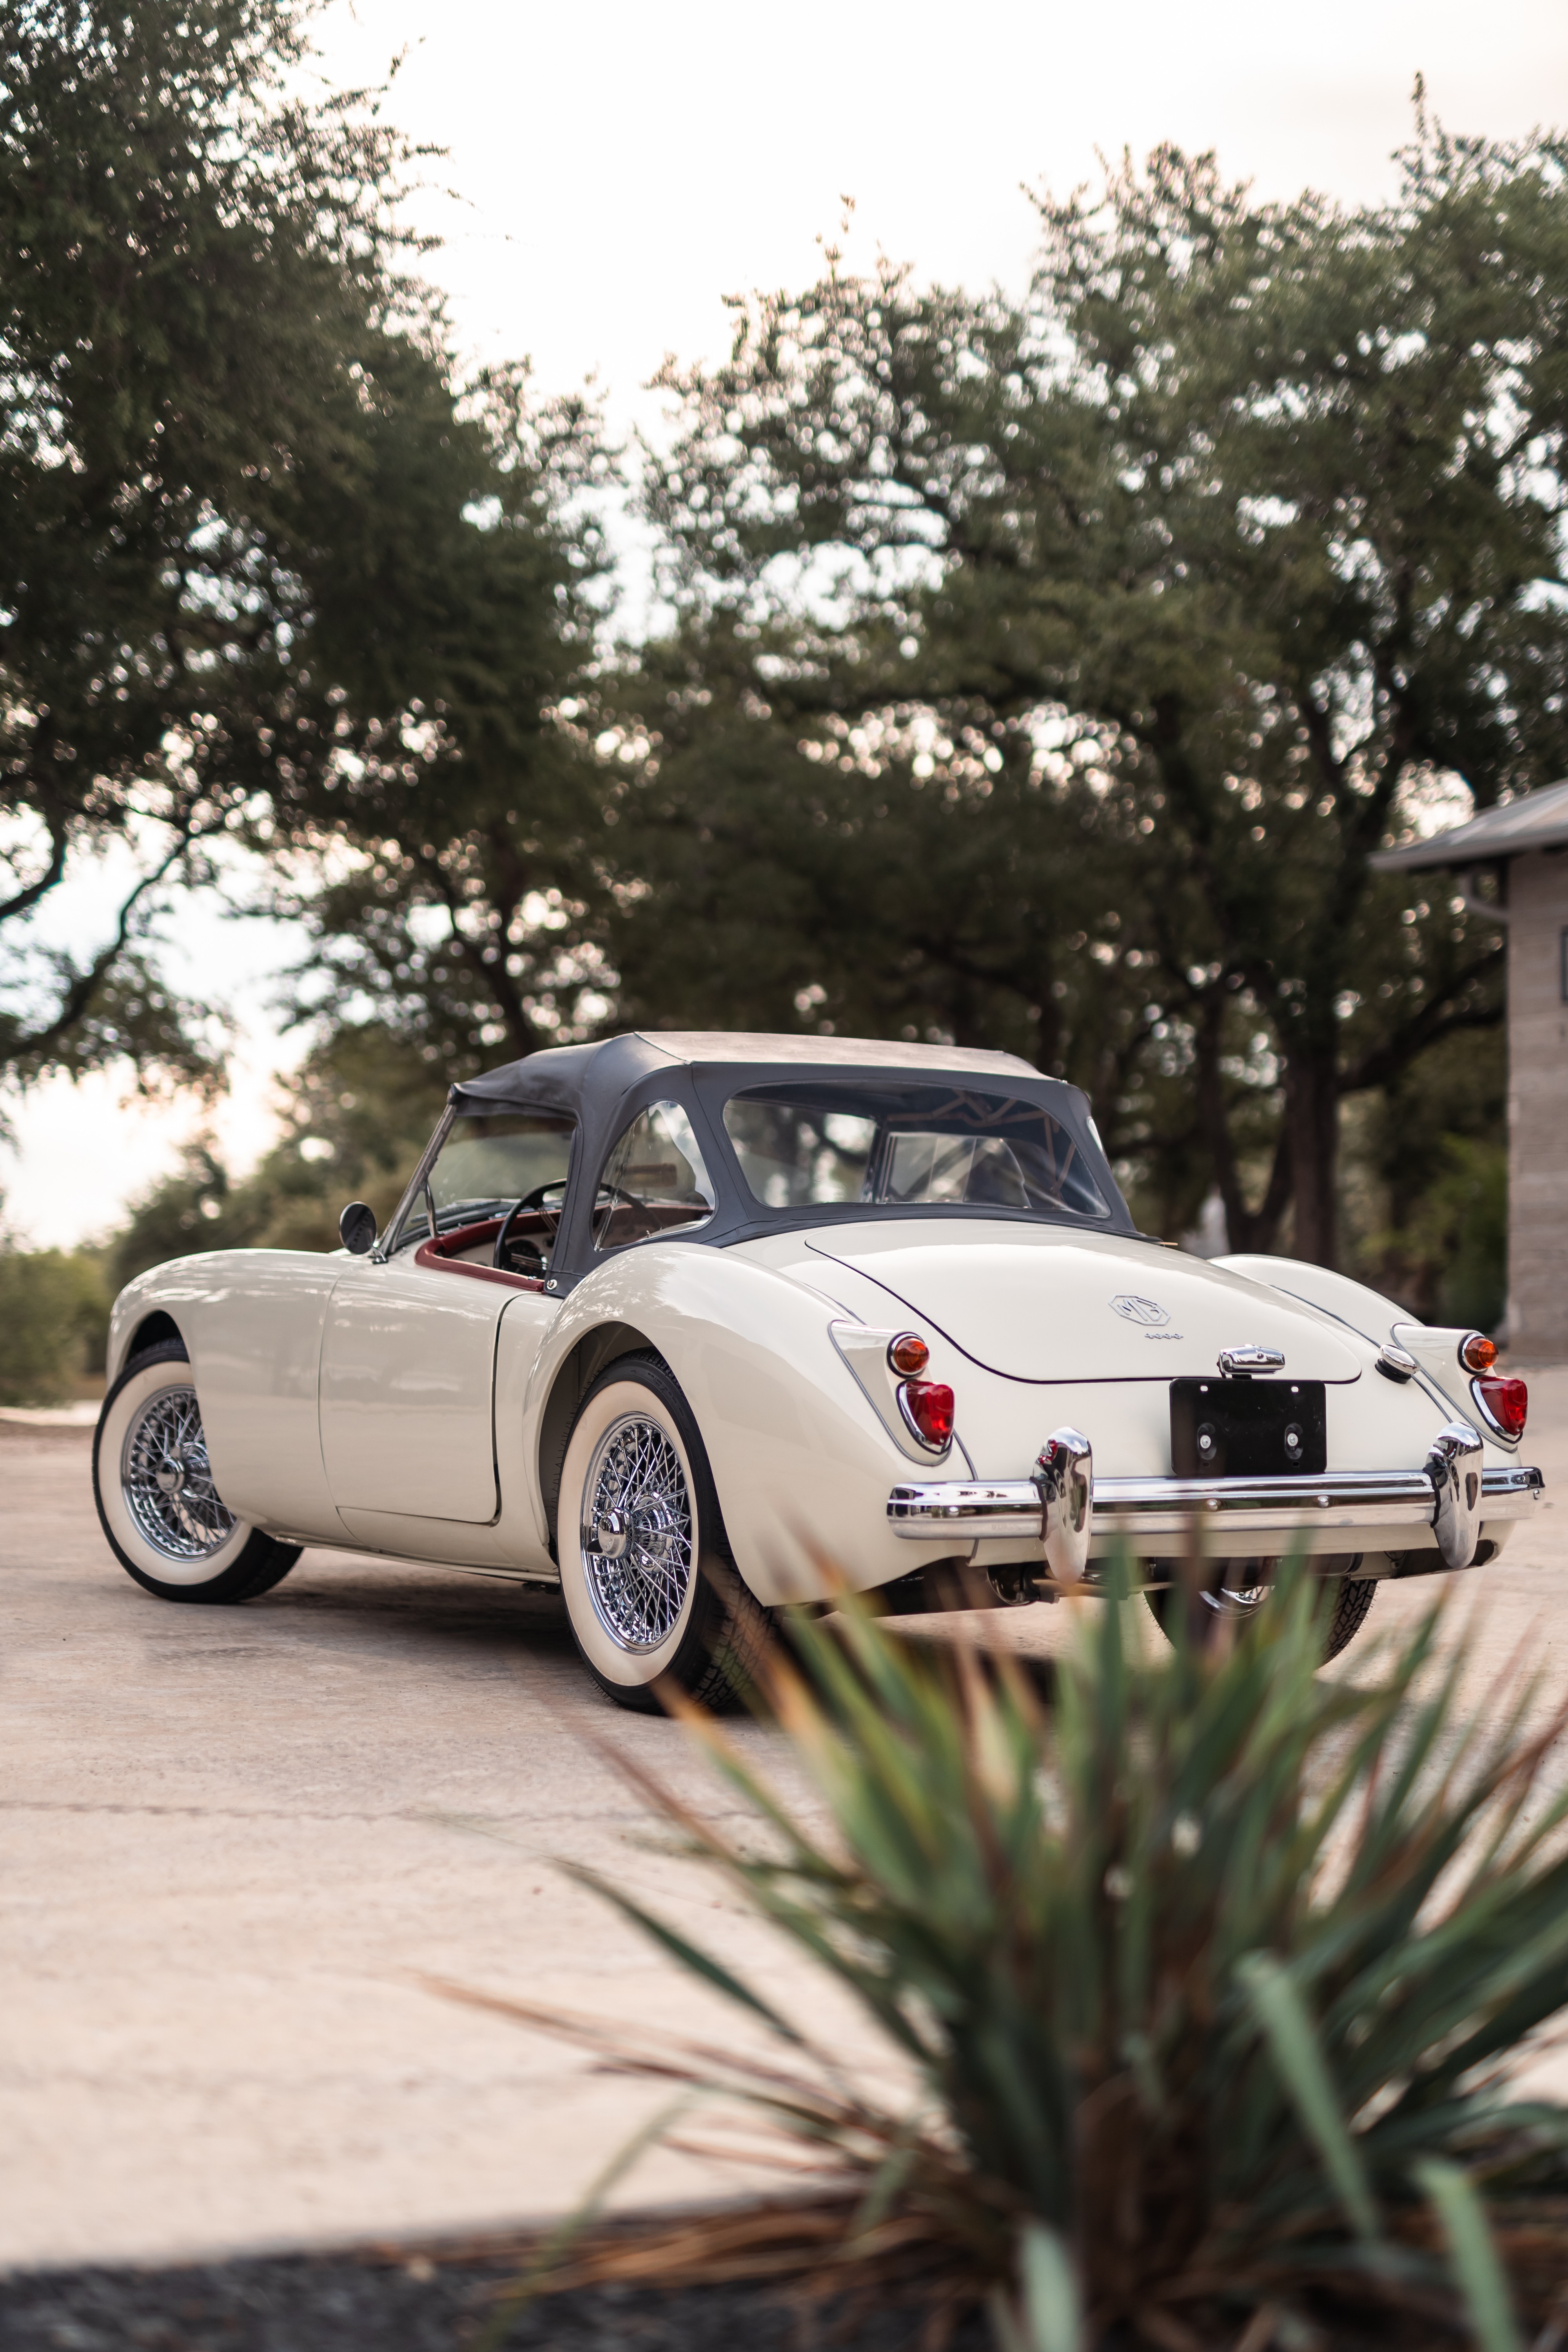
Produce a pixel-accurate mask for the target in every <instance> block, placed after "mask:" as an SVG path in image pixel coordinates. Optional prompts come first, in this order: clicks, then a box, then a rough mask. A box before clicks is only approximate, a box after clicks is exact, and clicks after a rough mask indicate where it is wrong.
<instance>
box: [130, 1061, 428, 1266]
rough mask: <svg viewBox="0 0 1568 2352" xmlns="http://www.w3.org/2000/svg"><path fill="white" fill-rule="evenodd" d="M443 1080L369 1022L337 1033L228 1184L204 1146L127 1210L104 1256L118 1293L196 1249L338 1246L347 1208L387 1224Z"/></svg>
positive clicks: (306, 1066)
mask: <svg viewBox="0 0 1568 2352" xmlns="http://www.w3.org/2000/svg"><path fill="white" fill-rule="evenodd" d="M446 1091H447V1073H446V1071H445V1070H444V1069H442V1068H441V1067H440V1066H438V1065H437V1063H436V1062H435V1060H434V1057H433V1056H431V1055H427V1054H422V1053H421V1052H420V1051H419V1050H418V1049H417V1048H416V1047H414V1046H411V1045H407V1044H406V1043H405V1042H404V1041H403V1040H402V1039H400V1038H397V1037H395V1036H393V1035H391V1034H388V1032H387V1031H385V1030H384V1029H382V1028H380V1027H377V1026H374V1025H368V1026H362V1027H358V1028H346V1029H341V1030H338V1031H336V1032H335V1033H333V1034H331V1035H330V1036H329V1037H328V1038H327V1039H326V1040H325V1041H324V1042H323V1043H322V1044H321V1045H319V1046H317V1048H316V1049H315V1050H314V1051H313V1052H312V1053H310V1055H307V1056H306V1059H305V1061H304V1063H303V1064H302V1066H301V1067H300V1070H299V1071H298V1072H297V1073H296V1074H295V1076H294V1077H293V1079H292V1081H291V1084H290V1087H289V1096H288V1103H287V1111H286V1116H285V1119H284V1125H283V1132H282V1134H281V1135H280V1136H279V1139H278V1141H277V1143H276V1144H275V1145H274V1146H273V1148H272V1149H271V1150H270V1151H268V1153H267V1155H266V1156H265V1158H264V1159H263V1160H261V1162H260V1163H259V1165H258V1167H257V1168H256V1169H255V1170H254V1171H252V1172H251V1174H250V1175H249V1176H247V1177H246V1178H244V1179H243V1180H241V1181H238V1182H236V1181H233V1180H232V1179H231V1178H230V1176H229V1174H228V1171H227V1170H226V1168H225V1166H224V1164H223V1162H222V1160H220V1159H219V1158H218V1156H217V1153H216V1150H215V1148H214V1146H213V1144H212V1143H211V1141H210V1140H208V1141H205V1142H197V1143H195V1144H193V1145H192V1146H191V1147H190V1148H189V1149H188V1150H186V1151H185V1153H184V1158H183V1160H182V1163H181V1165H180V1167H179V1168H178V1169H177V1170H176V1171H174V1173H173V1174H171V1175H169V1176H166V1177H163V1178H162V1179H160V1181H158V1182H157V1183H155V1184H153V1186H151V1187H150V1189H149V1190H148V1191H147V1192H145V1193H143V1194H142V1198H141V1199H140V1200H139V1201H136V1202H133V1203H132V1208H131V1212H130V1214H129V1216H128V1218H127V1221H126V1223H125V1224H124V1226H123V1227H122V1228H121V1231H120V1232H119V1233H118V1234H116V1235H115V1236H114V1238H113V1240H112V1241H111V1243H110V1246H109V1251H108V1267H109V1273H110V1279H111V1281H112V1284H113V1286H114V1287H115V1289H117V1290H118V1289H119V1288H120V1287H121V1286H122V1285H123V1284H125V1283H127V1282H131V1281H133V1280H134V1278H135V1276H137V1275H139V1274H142V1273H145V1271H146V1270H147V1268H148V1267H149V1266H153V1265H164V1264H165V1263H166V1262H167V1261H168V1260H169V1259H171V1258H177V1257H188V1256H190V1255H192V1254H193V1253H194V1252H195V1251H197V1250H216V1249H306V1250H334V1249H336V1248H337V1247H338V1216H339V1213H340V1211H341V1210H342V1208H343V1206H344V1204H345V1202H349V1201H355V1200H358V1201H368V1202H370V1205H371V1207H372V1208H373V1209H374V1211H375V1213H376V1217H377V1219H378V1221H384V1220H385V1219H386V1218H387V1217H388V1216H390V1214H391V1213H392V1211H393V1209H394V1208H395V1206H396V1204H397V1202H399V1200H401V1198H402V1197H403V1191H404V1187H405V1184H406V1183H407V1181H408V1178H409V1174H410V1172H411V1171H412V1169H413V1166H414V1163H415V1161H416V1159H417V1158H418V1156H419V1153H420V1152H421V1151H422V1150H423V1149H424V1147H425V1145H426V1142H428V1140H429V1138H430V1131H431V1129H433V1128H434V1126H435V1124H436V1121H437V1118H438V1117H439V1115H440V1110H441V1105H442V1103H443V1101H444V1100H445V1098H446Z"/></svg>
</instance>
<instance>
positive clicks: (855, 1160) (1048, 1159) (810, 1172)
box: [724, 1083, 1110, 1219]
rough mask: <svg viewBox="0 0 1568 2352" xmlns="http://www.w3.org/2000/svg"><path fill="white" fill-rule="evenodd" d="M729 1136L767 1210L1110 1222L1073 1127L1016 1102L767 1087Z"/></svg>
mask: <svg viewBox="0 0 1568 2352" xmlns="http://www.w3.org/2000/svg"><path fill="white" fill-rule="evenodd" d="M724 1126H725V1129H726V1130H727V1132H728V1134H729V1138H730V1140H731V1143H732V1144H733V1146H734V1148H735V1157H736V1159H737V1160H739V1161H740V1163H741V1172H742V1175H743V1176H744V1177H745V1180H746V1182H747V1184H748V1185H749V1187H750V1188H751V1192H752V1197H753V1198H754V1199H755V1200H756V1201H757V1202H760V1203H761V1205H762V1206H763V1208H764V1209H778V1210H785V1209H799V1208H818V1207H825V1206H828V1205H831V1204H833V1203H835V1202H865V1203H873V1202H874V1203H879V1204H885V1205H887V1206H889V1207H899V1208H914V1207H919V1208H986V1209H1023V1210H1047V1211H1051V1212H1055V1213H1058V1214H1059V1213H1062V1212H1063V1211H1066V1212H1067V1213H1069V1214H1071V1215H1073V1216H1079V1217H1094V1218H1097V1219H1098V1218H1106V1217H1109V1216H1110V1204H1109V1202H1107V1201H1106V1200H1105V1198H1104V1196H1103V1195H1102V1193H1101V1192H1100V1187H1099V1185H1098V1184H1097V1183H1096V1181H1095V1179H1094V1175H1093V1173H1092V1171H1091V1170H1090V1169H1089V1166H1088V1165H1087V1164H1086V1162H1085V1160H1084V1158H1083V1155H1082V1153H1081V1151H1080V1150H1079V1145H1078V1143H1077V1142H1076V1140H1075V1139H1074V1138H1073V1137H1072V1136H1071V1135H1070V1134H1069V1133H1068V1129H1066V1128H1065V1127H1064V1126H1063V1125H1062V1124H1061V1122H1060V1120H1059V1119H1055V1118H1052V1117H1051V1114H1050V1113H1049V1111H1047V1110H1042V1109H1041V1108H1040V1106H1039V1105H1038V1103H1031V1102H1023V1101H1020V1100H1019V1098H1018V1097H1016V1096H1010V1095H993V1094H980V1093H976V1092H974V1091H973V1090H972V1089H971V1088H969V1087H941V1086H900V1085H896V1084H889V1085H888V1086H886V1087H882V1086H869V1085H867V1084H865V1083H861V1084H859V1085H857V1086H849V1087H838V1086H832V1085H816V1086H801V1087H789V1086H784V1087H753V1088H751V1089H749V1090H748V1091H747V1092H746V1093H744V1094H739V1095H731V1097H730V1100H729V1101H728V1102H727V1103H726V1104H725V1106H724Z"/></svg>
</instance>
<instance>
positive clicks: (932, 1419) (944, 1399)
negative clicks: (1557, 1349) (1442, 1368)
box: [899, 1381, 1518, 1454]
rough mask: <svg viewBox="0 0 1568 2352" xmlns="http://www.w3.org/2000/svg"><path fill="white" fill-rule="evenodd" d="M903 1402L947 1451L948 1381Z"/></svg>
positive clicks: (921, 1385) (905, 1394)
mask: <svg viewBox="0 0 1568 2352" xmlns="http://www.w3.org/2000/svg"><path fill="white" fill-rule="evenodd" d="M1515 1385H1516V1386H1517V1385H1518V1383H1517V1382H1516V1383H1515ZM899 1402H900V1404H901V1405H902V1406H903V1409H904V1419H905V1420H906V1421H907V1422H908V1423H909V1424H910V1428H911V1429H912V1430H913V1431H914V1433H915V1435H916V1436H917V1437H918V1438H919V1439H920V1441H921V1444H922V1445H929V1446H930V1447H931V1452H932V1453H933V1454H945V1453H946V1451H947V1449H948V1446H949V1445H950V1444H952V1390H951V1389H950V1388H949V1387H948V1385H947V1383H946V1381H901V1382H900V1387H899Z"/></svg>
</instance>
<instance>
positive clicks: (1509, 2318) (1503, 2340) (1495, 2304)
mask: <svg viewBox="0 0 1568 2352" xmlns="http://www.w3.org/2000/svg"><path fill="white" fill-rule="evenodd" d="M1415 2178H1416V2179H1417V2180H1418V2181H1419V2182H1420V2184H1421V2187H1422V2188H1423V2189H1424V2190H1425V2191H1426V2195H1427V2197H1428V2198H1429V2199H1430V2200H1431V2202H1432V2204H1433V2206H1434V2207H1435V2208H1436V2214H1437V2219H1438V2221H1440V2222H1441V2223H1442V2225H1443V2235H1444V2237H1445V2239H1446V2240H1447V2246H1448V2257H1449V2260H1450V2261H1451V2262H1452V2263H1453V2265H1454V2276H1455V2279H1456V2280H1457V2281H1458V2287H1459V2292H1460V2294H1462V2295H1463V2296H1464V2298H1465V2308H1466V2309H1467V2311H1468V2313H1469V2315H1470V2325H1471V2326H1472V2327H1473V2328H1474V2329H1475V2331H1476V2341H1477V2343H1478V2344H1479V2346H1480V2347H1481V2352H1523V2347H1522V2346H1521V2340H1520V2335H1519V2330H1518V2328H1517V2326H1515V2324H1514V2316H1513V2299H1512V2297H1511V2296H1510V2294H1509V2290H1508V2280H1507V2279H1506V2278H1505V2276H1504V2275H1503V2267H1502V2263H1501V2262H1500V2259H1499V2256H1498V2250H1497V2246H1496V2243H1495V2242H1494V2241H1493V2238H1492V2233H1491V2230H1490V2228H1489V2224H1488V2221H1487V2216H1486V2209H1485V2207H1484V2206H1483V2205H1482V2203H1481V2200H1480V2199H1479V2197H1478V2196H1477V2194H1476V2191H1475V2189H1474V2187H1473V2186H1472V2184H1471V2182H1470V2179H1469V2178H1468V2174H1466V2173H1465V2172H1464V2170H1463V2169H1462V2168H1461V2167H1460V2166H1458V2165H1457V2164H1451V2163H1449V2162H1448V2161H1447V2158H1442V2157H1428V2158H1426V2159H1425V2160H1424V2161H1423V2162H1422V2163H1420V2164H1418V2165H1416V2167H1415Z"/></svg>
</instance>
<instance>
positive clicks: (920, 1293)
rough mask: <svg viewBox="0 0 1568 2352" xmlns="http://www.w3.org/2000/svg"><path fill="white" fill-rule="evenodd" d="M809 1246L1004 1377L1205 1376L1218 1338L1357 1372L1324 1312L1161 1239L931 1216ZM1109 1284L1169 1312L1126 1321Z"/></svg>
mask: <svg viewBox="0 0 1568 2352" xmlns="http://www.w3.org/2000/svg"><path fill="white" fill-rule="evenodd" d="M807 1247H808V1248H809V1249H811V1250H812V1251H813V1252H814V1253H815V1254H816V1255H821V1256H825V1257H829V1258H832V1259H835V1260H837V1261H838V1262H839V1263H840V1264H843V1265H849V1266H853V1267H854V1268H855V1269H856V1270H857V1271H858V1273H860V1274H863V1275H865V1276H868V1278H869V1279H870V1280H871V1281H873V1282H875V1283H877V1284H879V1286H881V1288H882V1289H883V1290H885V1291H886V1293H887V1294H888V1308H887V1310H886V1311H887V1312H888V1313H892V1312H895V1311H897V1310H898V1309H899V1308H900V1307H901V1308H902V1309H903V1310H904V1311H905V1312H906V1313H907V1314H909V1315H910V1316H911V1317H914V1318H920V1319H921V1320H922V1322H924V1323H928V1324H934V1325H935V1327H936V1328H937V1329H938V1330H940V1331H941V1332H942V1336H943V1337H944V1338H945V1339H950V1340H952V1343H953V1345H954V1346H955V1347H957V1348H960V1349H962V1350H963V1353H964V1354H965V1355H966V1356H968V1357H969V1358H970V1359H971V1360H973V1362H975V1363H976V1364H983V1365H984V1366H985V1367H986V1368H987V1369H988V1370H992V1371H994V1372H1000V1373H1001V1374H1002V1375H1003V1376H1004V1377H1005V1378H1006V1379H1009V1380H1016V1381H1051V1380H1079V1381H1125V1380H1129V1379H1131V1380H1153V1381H1162V1382H1163V1381H1172V1380H1177V1379H1185V1378H1191V1377H1196V1378H1198V1379H1202V1378H1203V1377H1204V1376H1205V1374H1208V1373H1212V1372H1213V1370H1214V1369H1215V1358H1216V1357H1217V1355H1218V1353H1219V1350H1220V1349H1221V1348H1228V1347H1236V1346H1239V1345H1241V1344H1243V1343H1247V1342H1256V1343H1257V1344H1258V1345H1259V1346H1262V1347H1268V1348H1279V1349H1283V1350H1284V1354H1285V1360H1286V1365H1287V1368H1288V1369H1289V1371H1290V1372H1291V1373H1293V1374H1294V1375H1295V1377H1296V1378H1297V1379H1299V1380H1309V1381H1353V1380H1354V1379H1355V1377H1356V1373H1357V1370H1358V1366H1357V1364H1356V1360H1355V1358H1354V1356H1353V1355H1352V1352H1351V1350H1350V1349H1348V1348H1347V1347H1345V1346H1344V1345H1343V1343H1342V1341H1341V1340H1340V1339H1338V1338H1337V1337H1336V1336H1335V1333H1334V1330H1333V1327H1332V1326H1331V1324H1328V1323H1325V1322H1324V1321H1322V1320H1321V1318H1318V1317H1315V1316H1314V1317H1310V1318H1304V1317H1303V1316H1302V1315H1301V1314H1300V1311H1299V1309H1298V1308H1297V1307H1295V1306H1294V1305H1293V1304H1292V1303H1291V1302H1289V1301H1288V1300H1286V1299H1284V1298H1282V1297H1279V1295H1278V1294H1277V1293H1275V1292H1273V1291H1270V1290H1263V1291H1261V1292H1260V1291H1259V1289H1258V1286H1257V1285H1256V1284H1254V1283H1250V1282H1245V1281H1243V1280H1242V1279H1241V1278H1240V1276H1237V1275H1233V1274H1228V1273H1226V1272H1223V1271H1222V1272H1219V1273H1217V1274H1216V1273H1215V1270H1214V1269H1213V1267H1211V1266H1208V1265H1205V1264H1204V1262H1203V1260H1202V1259H1201V1258H1192V1257H1184V1255H1182V1254H1181V1253H1180V1252H1179V1251H1176V1250H1167V1249H1163V1248H1162V1247H1161V1246H1160V1244H1158V1243H1150V1242H1137V1241H1127V1240H1124V1239H1121V1238H1120V1237H1113V1236H1112V1235H1110V1234H1084V1233H1082V1232H1079V1231H1077V1230H1072V1229H1068V1228H1064V1227H1062V1226H1052V1225H1025V1224H1019V1225H1017V1226H1014V1227H1010V1228H1003V1229H1001V1230H998V1228H997V1227H996V1226H995V1225H994V1224H991V1223H981V1222H979V1221H978V1220H976V1221H975V1222H973V1223H969V1224H964V1223H962V1222H955V1223H953V1224H952V1225H951V1226H949V1225H946V1224H944V1223H940V1222H939V1221H938V1220H937V1219H935V1218H933V1219H932V1220H931V1222H930V1223H925V1222H923V1221H922V1222H921V1223H903V1222H902V1221H899V1222H894V1221H891V1220H889V1223H887V1224H885V1225H876V1224H871V1223H864V1224H854V1225H848V1226H845V1227H842V1228H840V1229H839V1230H838V1231H837V1232H835V1233H826V1234H824V1233H817V1234H813V1235H812V1236H811V1238H810V1240H809V1242H808V1244H807ZM1117 1297H1122V1298H1128V1299H1131V1300H1135V1301H1141V1302H1142V1301H1146V1302H1148V1304H1149V1305H1151V1306H1152V1307H1154V1308H1156V1309H1157V1310H1158V1312H1159V1313H1160V1314H1161V1315H1162V1316H1163V1318H1164V1320H1163V1321H1162V1322H1159V1323H1146V1324H1140V1323H1139V1322H1137V1321H1135V1320H1131V1319H1129V1318H1128V1317H1127V1316H1126V1315H1125V1314H1119V1313H1118V1312H1117V1311H1116V1309H1115V1308H1114V1307H1112V1305H1111V1300H1112V1299H1113V1298H1117Z"/></svg>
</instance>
